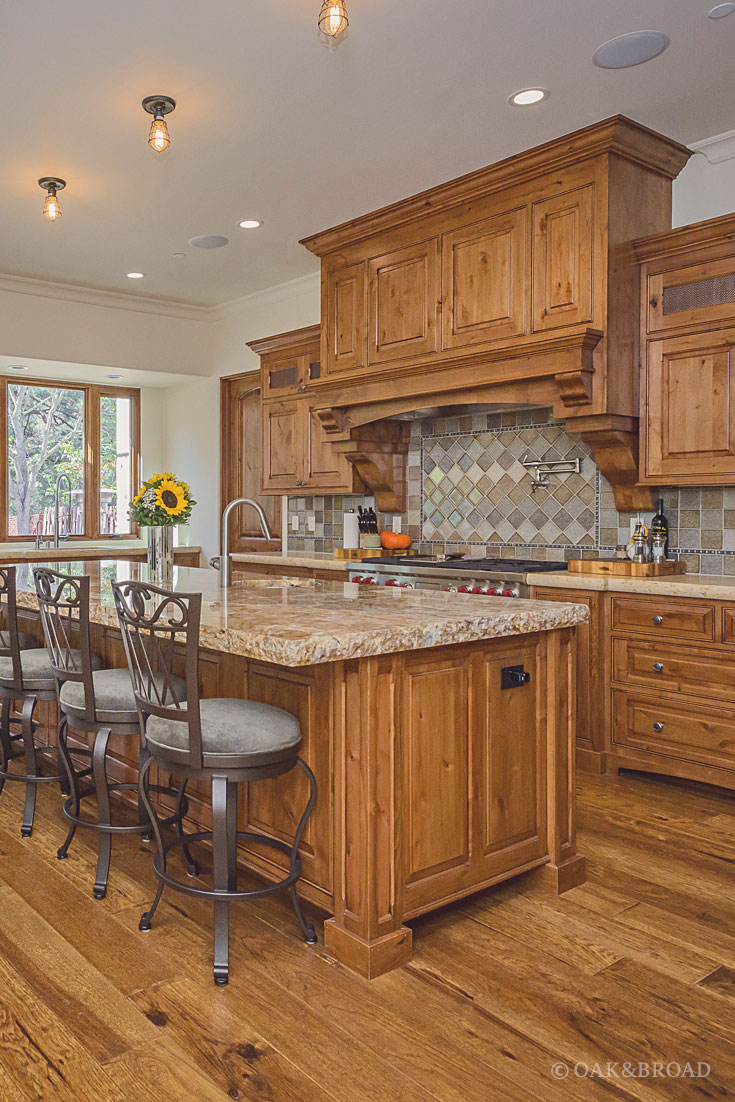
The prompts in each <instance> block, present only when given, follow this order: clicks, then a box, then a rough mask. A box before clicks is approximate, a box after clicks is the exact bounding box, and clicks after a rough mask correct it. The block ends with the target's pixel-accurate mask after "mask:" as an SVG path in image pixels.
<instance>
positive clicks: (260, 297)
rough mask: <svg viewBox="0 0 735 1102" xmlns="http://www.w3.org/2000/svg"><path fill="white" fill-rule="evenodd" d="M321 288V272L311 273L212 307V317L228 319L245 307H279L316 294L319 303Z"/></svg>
mask: <svg viewBox="0 0 735 1102" xmlns="http://www.w3.org/2000/svg"><path fill="white" fill-rule="evenodd" d="M320 288H321V275H320V273H319V271H316V272H309V274H308V275H304V276H297V278H296V279H289V280H288V281H287V282H286V283H276V284H274V285H273V286H272V287H264V288H263V289H262V290H260V291H252V292H251V293H250V294H249V295H242V296H241V297H240V298H233V299H230V301H229V302H221V303H219V305H217V306H211V307H210V309H211V311H212V315H213V317H214V318H215V319H219V318H223V317H228V316H229V315H231V314H236V313H237V312H238V310H242V309H243V307H248V306H257V305H258V304H262V305H263V306H265V305H266V304H272V305H278V303H279V302H283V301H285V300H287V299H293V298H295V297H299V296H300V295H303V296H304V297H305V298H306V297H308V296H311V295H314V294H316V296H317V301H318V296H319V294H320Z"/></svg>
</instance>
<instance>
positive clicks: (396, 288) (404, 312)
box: [368, 237, 441, 364]
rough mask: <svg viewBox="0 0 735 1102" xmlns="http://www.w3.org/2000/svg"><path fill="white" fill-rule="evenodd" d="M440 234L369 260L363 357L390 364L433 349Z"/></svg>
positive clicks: (374, 361) (434, 347)
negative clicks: (366, 328)
mask: <svg viewBox="0 0 735 1102" xmlns="http://www.w3.org/2000/svg"><path fill="white" fill-rule="evenodd" d="M439 256H440V254H439V239H438V238H437V237H433V238H430V239H429V240H428V241H420V242H419V243H418V244H416V245H409V246H408V247H407V248H405V249H396V250H395V251H393V252H388V253H384V254H383V255H382V256H374V257H371V258H370V260H369V262H368V362H369V363H370V364H385V363H391V362H392V361H394V360H405V359H412V358H414V357H417V356H423V355H426V354H427V353H430V352H436V349H437V341H438V336H439V324H440V320H439V319H440V315H439V310H440V307H441V303H440V301H439V295H440V286H441V275H440V264H439Z"/></svg>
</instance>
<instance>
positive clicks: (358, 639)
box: [17, 562, 589, 666]
mask: <svg viewBox="0 0 735 1102" xmlns="http://www.w3.org/2000/svg"><path fill="white" fill-rule="evenodd" d="M49 565H51V566H53V563H50V564H49ZM78 569H79V570H80V571H83V572H84V573H86V574H89V575H90V578H91V585H90V590H91V598H90V616H91V619H92V621H93V622H95V623H100V624H106V625H111V626H115V625H116V624H117V614H116V612H115V606H114V603H113V598H112V587H111V583H112V581H114V580H124V579H127V578H133V579H141V580H146V579H147V577H148V567H147V565H146V564H145V563H130V562H127V563H126V562H101V563H97V562H87V563H80V564H79V565H78ZM217 579H218V575H217V574H216V572H215V571H213V570H202V569H198V568H186V567H176V568H175V569H174V579H173V582H172V585H171V586H170V587H169V588H172V589H174V590H176V591H178V592H182V593H186V592H200V593H202V594H203V601H202V622H201V632H200V640H201V645H202V647H205V648H207V649H209V650H214V651H222V652H225V653H230V654H239V655H242V656H244V657H246V658H254V659H260V660H261V661H264V662H272V663H275V664H276V665H279V666H308V665H312V664H314V663H318V662H336V661H340V660H342V659H346V658H363V657H367V656H370V655H377V654H390V653H393V652H396V651H412V650H422V649H424V648H426V647H438V646H443V645H446V644H449V643H470V642H475V641H478V640H482V639H493V638H497V637H500V636H509V635H524V634H528V633H530V632H535V631H553V630H554V629H556V628H565V627H572V626H574V625H575V624H579V623H582V622H584V621H585V620H587V619H588V617H589V611H588V609H587V608H586V607H584V606H583V605H575V604H571V603H570V604H567V603H557V602H553V603H552V602H551V601H547V602H544V601H526V600H510V599H508V598H503V597H480V596H475V595H463V594H456V593H442V592H437V591H436V590H417V589H386V588H384V587H380V588H378V587H375V588H373V587H370V586H360V585H354V584H352V583H350V582H341V581H339V582H337V581H335V582H331V581H314V580H313V579H310V578H309V579H301V578H264V577H258V576H254V577H251V578H243V579H240V578H237V579H236V581H235V584H234V585H233V586H232V587H231V588H230V589H224V590H223V589H220V588H219V586H218V584H217ZM17 586H18V603H19V604H20V605H22V606H24V607H26V608H35V607H37V606H36V596H35V592H34V590H33V578H32V576H31V570H30V567H21V568H20V569H19V570H18V575H17Z"/></svg>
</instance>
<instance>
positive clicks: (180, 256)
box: [174, 253, 186, 260]
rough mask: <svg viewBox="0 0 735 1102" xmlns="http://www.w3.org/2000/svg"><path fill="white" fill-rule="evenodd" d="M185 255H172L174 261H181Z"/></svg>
mask: <svg viewBox="0 0 735 1102" xmlns="http://www.w3.org/2000/svg"><path fill="white" fill-rule="evenodd" d="M185 256H186V253H174V260H183V259H184V257H185Z"/></svg>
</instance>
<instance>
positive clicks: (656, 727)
mask: <svg viewBox="0 0 735 1102" xmlns="http://www.w3.org/2000/svg"><path fill="white" fill-rule="evenodd" d="M653 729H654V731H656V733H657V734H658V732H659V731H663V729H664V725H663V723H659V722H658V720H656V722H655V723H654V725H653Z"/></svg>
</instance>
